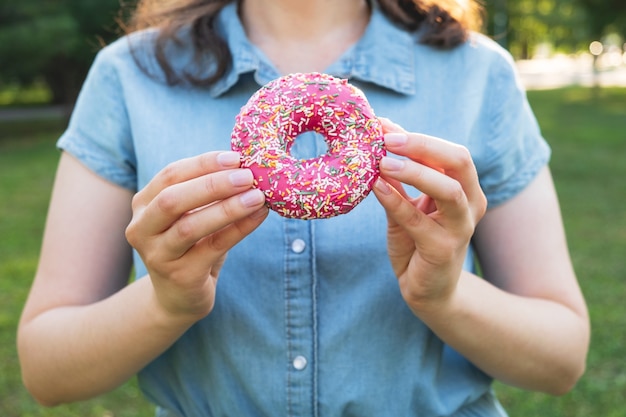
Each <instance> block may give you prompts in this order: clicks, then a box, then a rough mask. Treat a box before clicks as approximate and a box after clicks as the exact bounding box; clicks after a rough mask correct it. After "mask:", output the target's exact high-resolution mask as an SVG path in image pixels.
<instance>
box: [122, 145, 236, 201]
mask: <svg viewBox="0 0 626 417" xmlns="http://www.w3.org/2000/svg"><path fill="white" fill-rule="evenodd" d="M239 164H240V156H239V154H238V153H237V152H231V151H223V152H222V151H214V152H208V153H204V154H201V155H197V156H194V157H191V158H185V159H181V160H178V161H175V162H172V163H170V164H169V165H167V166H166V167H165V168H163V169H162V170H161V171H159V173H157V174H156V175H155V176H154V178H153V179H152V180H151V181H150V182H149V183H148V185H146V187H145V188H144V189H143V190H141V191H140V192H138V193H137V195H136V196H135V198H134V199H133V209H135V206H142V205H144V206H145V205H147V204H148V203H150V202H151V201H152V200H153V199H154V198H155V197H156V196H157V195H158V194H159V193H160V192H161V191H163V190H164V189H165V188H167V187H169V186H171V185H174V184H178V183H181V182H185V181H188V180H190V179H193V178H197V177H200V176H203V175H206V174H210V173H213V172H217V171H221V170H224V169H234V168H238V167H239Z"/></svg>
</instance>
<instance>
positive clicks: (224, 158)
mask: <svg viewBox="0 0 626 417" xmlns="http://www.w3.org/2000/svg"><path fill="white" fill-rule="evenodd" d="M239 162H240V159H239V154H238V153H237V152H231V151H227V152H222V153H219V154H218V155H217V163H218V164H220V165H221V166H223V167H225V168H232V167H237V166H239Z"/></svg>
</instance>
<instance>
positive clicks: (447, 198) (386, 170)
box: [380, 157, 469, 225]
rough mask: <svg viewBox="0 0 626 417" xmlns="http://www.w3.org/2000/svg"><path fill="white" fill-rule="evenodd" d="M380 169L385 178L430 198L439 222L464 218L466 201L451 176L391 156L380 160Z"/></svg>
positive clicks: (461, 190) (460, 187)
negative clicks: (435, 208)
mask: <svg viewBox="0 0 626 417" xmlns="http://www.w3.org/2000/svg"><path fill="white" fill-rule="evenodd" d="M380 170H381V175H382V176H383V177H384V178H385V179H386V178H387V177H389V178H391V179H395V180H397V181H400V182H402V183H405V184H409V185H411V186H413V187H415V188H417V189H418V190H420V191H421V192H422V193H424V194H426V195H428V196H429V197H430V198H432V199H433V200H434V202H435V205H436V207H437V210H438V211H439V213H440V214H441V216H440V218H441V221H443V222H447V223H448V224H449V225H450V224H452V223H458V224H462V223H463V222H465V221H466V216H467V214H468V207H469V203H468V200H467V196H466V195H465V191H464V190H463V188H462V186H461V184H460V183H459V182H458V181H456V180H455V179H454V178H451V177H449V176H447V175H445V174H442V173H441V172H438V171H436V170H434V169H432V168H430V167H428V166H425V165H422V164H419V163H417V162H413V161H411V160H407V159H405V160H400V159H396V158H392V157H383V158H382V159H381V161H380ZM411 206H412V208H413V210H415V207H414V206H413V205H412V204H411ZM418 211H420V212H421V210H418Z"/></svg>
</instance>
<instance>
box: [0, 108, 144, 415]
mask: <svg viewBox="0 0 626 417" xmlns="http://www.w3.org/2000/svg"><path fill="white" fill-rule="evenodd" d="M63 126H64V123H63V121H59V120H41V121H34V122H33V121H28V122H12V123H2V124H0V416H1V417H44V416H45V417H144V416H145V417H151V416H153V415H154V407H153V406H152V405H149V404H148V403H147V401H145V400H144V399H143V398H142V396H141V393H140V391H139V389H138V387H137V384H136V382H135V381H131V382H129V383H127V384H126V385H125V386H123V387H122V388H120V389H118V390H116V391H114V392H112V393H110V394H107V395H104V396H102V397H99V398H97V399H94V400H91V401H87V402H84V403H80V404H74V405H68V406H60V407H57V408H53V409H47V408H44V407H40V406H38V405H37V404H36V403H35V402H34V401H33V400H32V399H31V398H30V396H29V395H28V393H27V392H26V390H25V389H24V388H23V387H22V383H21V379H20V373H19V366H18V362H17V354H16V349H15V332H16V327H17V321H18V319H19V314H20V311H21V309H22V306H23V304H24V300H25V298H26V295H27V293H28V288H29V287H30V283H31V280H32V277H33V275H34V272H35V268H36V263H37V256H38V253H39V246H40V240H41V235H42V232H43V226H44V221H45V215H46V210H47V204H48V199H49V196H50V189H51V186H52V182H53V176H54V171H55V168H56V163H57V159H58V156H59V154H58V152H57V150H56V149H55V145H54V142H55V140H56V138H57V137H58V136H59V134H60V132H61V131H62V129H63Z"/></svg>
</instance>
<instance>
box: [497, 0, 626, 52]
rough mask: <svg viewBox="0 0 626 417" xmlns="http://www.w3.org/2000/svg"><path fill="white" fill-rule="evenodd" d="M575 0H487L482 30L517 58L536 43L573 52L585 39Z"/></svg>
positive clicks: (579, 8)
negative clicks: (484, 23)
mask: <svg viewBox="0 0 626 417" xmlns="http://www.w3.org/2000/svg"><path fill="white" fill-rule="evenodd" d="M578 1H579V0H508V1H507V0H487V1H486V2H485V5H486V9H487V22H486V23H487V26H486V29H487V32H488V33H489V34H490V35H491V36H492V37H493V38H494V39H495V40H497V41H499V42H500V43H501V44H503V46H505V47H506V48H507V49H509V51H510V52H511V53H512V54H513V56H514V57H516V58H519V59H527V58H530V57H531V56H532V55H533V53H534V48H536V47H537V46H538V45H540V44H550V45H551V46H552V47H553V48H555V49H557V50H564V51H568V52H569V51H574V50H577V49H578V48H580V47H581V46H582V45H586V44H588V39H589V34H588V30H587V29H586V25H585V14H584V10H583V9H582V7H581V6H580V5H579V4H578ZM590 1H593V0H590ZM597 1H603V0H597ZM616 1H623V0H616Z"/></svg>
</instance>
